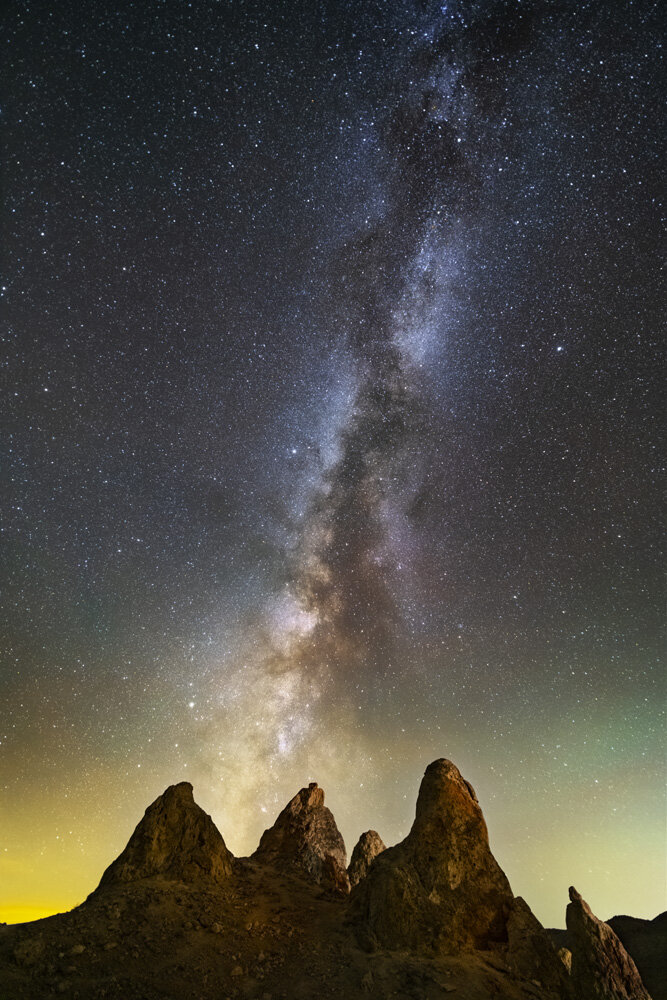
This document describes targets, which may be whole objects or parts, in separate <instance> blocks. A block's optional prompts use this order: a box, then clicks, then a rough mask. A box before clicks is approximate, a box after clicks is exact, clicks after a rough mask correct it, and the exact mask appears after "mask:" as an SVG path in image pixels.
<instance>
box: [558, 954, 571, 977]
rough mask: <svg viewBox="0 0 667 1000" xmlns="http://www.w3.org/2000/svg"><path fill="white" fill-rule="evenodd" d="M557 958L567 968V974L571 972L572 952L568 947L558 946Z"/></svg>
mask: <svg viewBox="0 0 667 1000" xmlns="http://www.w3.org/2000/svg"><path fill="white" fill-rule="evenodd" d="M558 958H559V959H560V961H561V962H562V963H563V965H564V966H565V968H566V969H567V972H568V975H569V974H570V973H571V972H572V952H571V951H570V949H569V948H559V949H558Z"/></svg>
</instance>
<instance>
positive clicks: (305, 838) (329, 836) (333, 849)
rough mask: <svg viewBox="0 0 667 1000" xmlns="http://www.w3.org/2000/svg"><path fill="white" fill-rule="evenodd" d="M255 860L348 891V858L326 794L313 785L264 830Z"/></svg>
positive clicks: (295, 798)
mask: <svg viewBox="0 0 667 1000" xmlns="http://www.w3.org/2000/svg"><path fill="white" fill-rule="evenodd" d="M252 858H253V861H259V862H260V863H261V864H266V865H272V866H273V867H274V868H280V869H283V870H287V871H296V872H298V873H300V874H303V875H306V876H307V877H308V878H309V879H310V880H311V881H313V882H317V883H318V884H324V885H326V886H328V887H331V888H338V889H342V891H346V888H343V887H347V886H348V885H349V882H348V878H347V870H346V868H347V856H346V853H345V843H344V841H343V838H342V836H341V834H340V832H339V830H338V827H337V826H336V821H335V819H334V818H333V815H332V813H331V811H330V810H329V809H327V807H326V806H325V805H324V792H323V790H322V789H321V788H320V787H319V786H318V785H317V784H316V783H315V782H312V783H311V784H310V785H308V788H302V789H301V791H300V792H298V793H297V794H296V795H295V796H294V798H293V799H292V800H291V801H290V802H288V804H287V805H286V806H285V808H284V809H283V811H282V812H281V813H280V815H279V816H278V819H277V820H276V822H275V823H274V824H273V826H272V827H270V829H268V830H265V831H264V833H263V834H262V838H261V840H260V842H259V847H258V848H257V850H256V851H255V853H254V854H253V855H252Z"/></svg>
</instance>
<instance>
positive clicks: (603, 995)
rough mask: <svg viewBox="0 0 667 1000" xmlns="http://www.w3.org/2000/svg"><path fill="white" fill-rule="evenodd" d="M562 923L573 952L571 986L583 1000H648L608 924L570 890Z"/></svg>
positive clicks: (636, 974)
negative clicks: (565, 928)
mask: <svg viewBox="0 0 667 1000" xmlns="http://www.w3.org/2000/svg"><path fill="white" fill-rule="evenodd" d="M569 894H570V903H569V904H568V907H567V910H566V911H565V921H566V925H567V929H568V932H569V935H570V943H571V950H572V967H571V970H572V971H571V974H572V984H573V986H574V988H575V990H576V993H577V996H579V997H581V998H582V1000H651V998H650V996H649V994H648V993H647V991H646V989H645V987H644V984H643V983H642V980H641V976H640V975H639V972H638V970H637V966H636V965H635V963H634V962H633V960H632V959H631V958H630V956H629V955H628V953H627V951H626V950H625V948H624V947H623V945H622V944H621V942H620V941H619V939H618V938H617V937H616V935H615V934H614V932H613V930H612V929H611V927H610V926H609V924H605V923H604V921H602V920H598V918H597V917H596V916H595V914H594V913H593V912H592V911H591V908H590V906H589V905H588V903H587V902H586V901H585V900H584V899H583V898H582V896H581V895H580V893H578V892H577V890H576V889H575V888H574V886H570V890H569Z"/></svg>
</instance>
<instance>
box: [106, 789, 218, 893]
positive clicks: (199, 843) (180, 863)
mask: <svg viewBox="0 0 667 1000" xmlns="http://www.w3.org/2000/svg"><path fill="white" fill-rule="evenodd" d="M231 873H232V855H231V854H230V853H229V851H228V850H227V848H226V846H225V842H224V840H223V839H222V837H221V835H220V833H219V831H218V829H217V827H216V826H215V824H214V823H213V820H212V819H211V817H210V816H209V815H208V814H207V813H205V812H204V810H203V809H201V808H200V807H199V806H198V805H197V803H196V802H195V800H194V797H193V794H192V785H191V784H190V783H189V782H188V781H182V782H180V783H179V784H177V785H170V786H169V788H167V789H166V791H165V792H163V793H162V795H160V796H158V798H157V799H156V800H155V802H153V803H152V804H151V805H150V806H149V807H148V809H147V810H146V812H145V813H144V816H143V819H142V820H141V822H140V823H139V824H138V826H137V828H136V829H135V831H134V833H133V834H132V836H131V837H130V840H129V842H128V844H127V847H126V848H125V850H124V851H123V853H122V854H121V855H119V857H118V858H116V860H115V861H113V862H112V863H111V864H110V865H109V867H108V868H107V870H106V871H105V873H104V875H103V876H102V880H101V882H100V887H102V886H104V885H110V884H112V883H115V882H136V881H137V880H139V879H143V878H150V877H151V876H154V875H162V876H164V877H166V878H170V879H174V880H178V881H184V882H193V881H199V880H201V879H212V880H213V881H214V882H224V881H225V880H226V879H228V878H229V876H230V875H231Z"/></svg>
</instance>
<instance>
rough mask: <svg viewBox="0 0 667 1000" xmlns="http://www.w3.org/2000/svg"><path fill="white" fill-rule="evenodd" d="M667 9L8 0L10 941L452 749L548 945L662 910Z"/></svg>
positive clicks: (398, 810) (350, 837) (392, 801)
mask: <svg viewBox="0 0 667 1000" xmlns="http://www.w3.org/2000/svg"><path fill="white" fill-rule="evenodd" d="M660 20H661V18H660V10H659V4H657V3H656V4H653V3H649V2H641V0H640V2H632V0H619V2H615V3H607V2H601V0H598V2H595V3H589V2H585V0H584V2H567V0H565V2H558V3H545V2H542V3H530V2H518V0H506V2H492V0H488V2H487V0H468V2H466V0H454V2H451V3H450V2H446V3H444V2H440V3H436V4H430V3H421V2H417V0H415V2H408V0H386V2H380V0H368V2H365V0H364V2H361V3H359V2H352V0H318V2H314V0H303V2H297V0H294V2H292V0H290V2H287V0H230V2H214V0H192V2H186V0H162V2H160V0H142V2H138V0H137V2H134V3H133V2H129V0H119V2H118V3H116V4H113V5H112V4H105V3H102V2H96V3H84V2H78V3H75V2H72V0H59V2H58V3H52V2H45V0H44V2H37V0H34V2H33V0H21V2H15V3H12V4H10V8H9V14H8V15H6V16H5V21H4V30H3V32H2V39H1V42H2V52H1V53H0V56H1V61H2V66H3V67H4V68H3V70H2V74H3V76H2V96H1V100H0V138H1V141H2V146H3V149H4V157H3V162H4V166H3V208H2V274H3V280H2V299H0V302H1V306H0V310H1V314H2V353H1V360H2V368H1V369H0V371H1V375H0V378H1V389H2V400H3V405H2V435H1V442H2V535H1V539H2V593H1V607H2V626H3V627H2V638H1V649H2V660H1V668H0V669H1V685H2V687H1V694H0V769H1V771H0V788H1V790H2V795H1V799H0V895H1V897H2V898H1V903H2V907H1V910H2V912H0V919H5V920H17V919H21V918H23V919H26V918H27V917H31V916H39V915H42V914H44V913H47V912H54V911H55V910H58V909H62V908H65V907H69V906H72V905H74V904H76V903H78V902H80V901H81V900H82V899H83V898H84V897H85V895H86V894H87V893H88V892H90V891H91V890H92V889H93V888H94V887H95V885H96V883H97V881H98V879H99V876H100V874H101V872H102V870H103V869H104V867H105V866H106V865H107V864H108V863H109V862H110V861H111V859H112V858H113V857H114V856H115V855H116V854H117V853H119V852H120V850H121V849H122V848H123V846H124V845H125V843H126V841H127V839H128V837H129V834H130V832H131V830H132V829H133V827H134V825H135V824H136V822H137V821H138V820H139V818H140V816H141V815H142V813H143V810H144V809H145V807H146V806H147V805H148V803H149V802H150V801H152V800H153V799H154V798H155V797H156V796H157V795H158V794H159V793H160V792H161V791H162V790H163V789H164V788H165V787H166V786H167V785H168V784H171V783H174V782H177V781H181V780H190V781H192V783H193V784H194V788H195V797H196V799H197V801H198V802H199V803H200V804H201V805H202V806H203V807H204V808H206V810H207V811H208V812H210V813H211V814H212V816H213V818H214V820H215V822H216V824H217V825H218V827H219V828H220V830H221V832H222V834H223V836H224V837H225V840H226V842H227V844H228V846H229V847H230V849H231V850H232V851H233V852H234V853H235V854H238V855H241V854H246V853H249V852H250V851H252V850H253V849H254V847H255V846H256V844H257V842H258V839H259V835H260V833H261V831H262V830H263V829H264V828H265V827H266V826H268V825H270V823H272V822H273V820H274V818H275V816H276V814H277V812H278V811H279V809H280V808H282V806H283V805H284V804H285V803H286V802H287V800H288V799H289V798H290V797H291V796H292V795H293V794H294V793H295V792H296V791H297V790H298V789H299V788H300V787H302V786H303V785H304V784H305V783H306V782H308V781H309V780H316V781H318V782H319V783H320V784H321V785H322V786H323V787H324V789H325V792H326V795H327V804H328V805H329V806H330V807H331V808H332V810H333V812H334V815H335V816H336V819H337V820H338V823H339V826H340V827H341V830H342V832H343V835H344V836H345V839H346V843H347V847H348V852H350V851H351V849H352V847H353V845H354V842H355V841H356V839H357V837H358V835H359V834H360V833H361V832H362V831H363V830H366V829H368V828H369V827H372V828H374V829H377V830H378V831H379V832H380V834H381V836H382V837H383V839H384V840H385V842H387V843H393V842H396V841H397V840H398V839H400V838H401V837H403V836H404V835H405V834H406V833H407V831H408V829H409V826H410V824H411V821H412V818H413V815H414V804H415V800H416V794H417V789H418V785H419V780H420V778H421V774H422V772H423V770H424V767H425V766H426V764H427V763H428V762H429V761H431V760H433V759H434V758H436V757H443V756H444V757H449V758H451V759H452V760H453V761H454V762H455V763H456V764H457V765H458V766H459V767H460V768H461V770H462V772H463V773H464V775H465V776H466V778H467V779H468V780H470V781H471V782H472V784H473V785H474V786H475V788H476V790H477V793H478V796H479V799H480V803H481V805H482V808H483V809H484V813H485V816H486V819H487V823H488V825H489V828H490V835H491V846H492V849H493V850H494V852H495V854H496V856H497V858H498V860H499V862H500V864H501V865H502V867H503V868H504V869H505V871H506V872H507V874H508V877H509V878H510V881H511V883H512V887H513V889H514V891H515V892H517V893H521V894H522V895H524V896H525V897H526V898H527V900H528V902H529V903H530V905H531V906H532V907H533V909H534V910H535V912H536V914H537V916H538V917H539V918H540V919H541V920H543V921H544V922H546V923H548V924H552V925H554V924H555V925H561V926H562V924H563V922H564V909H565V904H566V902H567V896H566V893H567V887H568V885H570V884H571V883H574V884H575V885H576V886H577V888H578V889H579V890H580V891H581V892H582V893H583V894H584V896H585V897H586V898H587V899H588V900H589V901H590V903H591V905H592V907H593V909H594V910H595V911H596V912H597V913H599V915H600V916H601V917H609V916H611V915H612V914H614V913H617V912H629V913H631V914H634V915H636V916H645V917H652V916H654V915H655V914H656V913H657V912H658V911H659V910H661V909H664V908H665V905H666V902H665V897H664V865H665V861H664V821H665V798H664V782H663V752H662V747H663V728H662V727H663V709H664V694H665V691H664V675H663V673H662V667H661V664H660V653H661V647H662V636H661V625H662V617H663V616H662V607H663V593H664V592H663V589H662V582H661V565H662V559H661V554H660V547H659V546H660V524H661V483H662V481H661V473H660V466H659V463H660V447H659V446H660V441H661V420H662V410H661V405H660V381H661V373H660V368H661V362H662V356H661V348H660V339H661V337H660V334H661V329H660V328H661V323H662V294H661V289H660V287H659V283H658V278H657V271H658V267H657V265H658V248H659V237H660V211H661V206H660V191H661V186H660V174H661V168H662V163H663V162H664V161H663V156H664V151H662V150H661V149H660V121H661V110H662V105H661V98H660V94H661V90H662V87H661V84H660V58H661V48H660V36H661V30H660V29H661V25H660Z"/></svg>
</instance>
